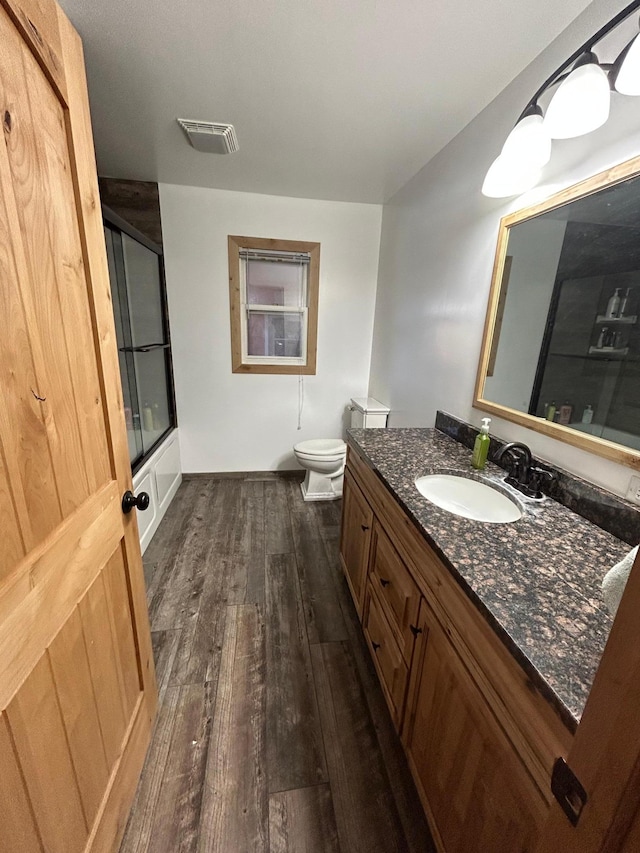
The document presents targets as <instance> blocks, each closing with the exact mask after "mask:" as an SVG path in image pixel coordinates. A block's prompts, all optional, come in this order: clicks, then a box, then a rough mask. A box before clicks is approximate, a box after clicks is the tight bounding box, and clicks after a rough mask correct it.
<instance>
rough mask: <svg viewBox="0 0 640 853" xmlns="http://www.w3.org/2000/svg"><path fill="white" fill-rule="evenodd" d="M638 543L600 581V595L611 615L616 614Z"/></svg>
mask: <svg viewBox="0 0 640 853" xmlns="http://www.w3.org/2000/svg"><path fill="white" fill-rule="evenodd" d="M638 547H639V546H638V545H636V547H635V548H633V549H632V550H631V551H629V553H628V554H627V556H626V557H623V558H622V559H621V560H620V562H619V563H616V564H615V566H614V567H613V568H612V569H609V571H608V572H607V573H606V575H605V576H604V580H603V581H602V595H603V596H604V603H605V604H606V605H607V609H608V610H609V612H610V613H611V615H612V616H615V615H616V611H617V609H618V605H619V604H620V599H621V598H622V593H623V592H624V588H625V586H626V585H627V579H628V577H629V574H630V572H631V567H632V566H633V561H634V560H635V558H636V554H637V553H638Z"/></svg>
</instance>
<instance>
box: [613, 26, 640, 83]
mask: <svg viewBox="0 0 640 853" xmlns="http://www.w3.org/2000/svg"><path fill="white" fill-rule="evenodd" d="M619 61H620V60H618V61H617V62H616V63H615V65H617V64H618V62H619ZM615 65H614V68H615ZM614 86H615V88H616V92H620V94H621V95H640V35H637V36H636V37H635V38H634V40H633V41H632V42H631V44H630V45H629V47H628V48H625V56H624V58H623V59H622V62H621V63H620V67H619V69H618V71H617V73H616V75H615V82H614Z"/></svg>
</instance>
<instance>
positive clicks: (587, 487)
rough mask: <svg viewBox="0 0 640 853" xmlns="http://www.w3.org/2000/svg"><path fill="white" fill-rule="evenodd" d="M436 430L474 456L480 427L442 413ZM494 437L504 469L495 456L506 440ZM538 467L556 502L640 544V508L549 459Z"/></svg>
mask: <svg viewBox="0 0 640 853" xmlns="http://www.w3.org/2000/svg"><path fill="white" fill-rule="evenodd" d="M435 427H436V429H437V430H439V431H440V432H443V433H444V434H445V435H448V436H449V438H453V439H454V441H457V442H459V443H460V444H463V445H464V446H465V447H467V448H469V453H470V454H471V450H472V449H473V445H474V442H475V440H476V436H477V435H478V432H479V430H478V428H477V427H474V426H472V425H471V424H469V423H466V422H465V421H462V420H460V419H459V418H456V417H454V416H453V415H450V414H447V412H440V411H438V412H437V413H436V423H435ZM490 438H491V446H490V447H489V457H488V458H489V460H490V461H491V462H494V463H495V464H496V465H499V466H500V467H501V468H504V462H499V461H496V458H495V457H496V454H497V452H498V451H499V450H500V448H501V447H502V445H503V444H505V442H506V440H505V439H503V438H500V437H498V436H495V435H493V434H492V435H491V436H490ZM469 460H471V455H469ZM534 464H535V465H537V466H539V467H540V468H544V469H545V470H547V471H550V472H551V473H552V474H553V480H552V482H551V485H550V486H549V487H548V488H546V487H545V492H546V493H547V494H548V495H549V497H551V498H553V500H554V501H557V502H558V503H560V504H562V505H563V506H566V507H567V508H568V509H570V510H571V511H572V512H575V513H576V514H577V515H580V516H582V518H585V519H586V520H587V521H590V522H591V523H592V524H595V525H597V526H598V527H601V528H602V529H603V530H606V531H607V532H608V533H611V534H612V535H613V536H615V537H616V538H617V539H622V540H623V542H627V543H628V544H629V545H637V543H638V541H640V510H639V509H638V507H637V506H635V505H634V504H632V503H630V502H629V501H626V500H624V498H621V497H618V495H614V494H613V493H612V492H608V491H606V490H605V489H601V488H600V487H599V486H595V485H593V483H589V482H587V481H586V480H583V479H582V478H581V477H576V476H575V474H571V473H570V472H569V471H565V470H564V469H563V468H559V467H558V466H557V465H554V464H552V463H551V462H548V461H547V460H546V459H542V458H536V459H534Z"/></svg>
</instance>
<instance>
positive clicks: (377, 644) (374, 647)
mask: <svg viewBox="0 0 640 853" xmlns="http://www.w3.org/2000/svg"><path fill="white" fill-rule="evenodd" d="M371 645H372V646H373V651H374V652H377V651H378V649H379V648H381V646H380V643H374V642H373V640H371Z"/></svg>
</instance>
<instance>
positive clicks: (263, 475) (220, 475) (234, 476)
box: [182, 469, 304, 480]
mask: <svg viewBox="0 0 640 853" xmlns="http://www.w3.org/2000/svg"><path fill="white" fill-rule="evenodd" d="M182 477H183V479H184V480H200V479H209V480H303V479H304V471H302V470H301V469H297V470H291V471H194V472H191V473H188V472H184V471H183V473H182Z"/></svg>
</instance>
